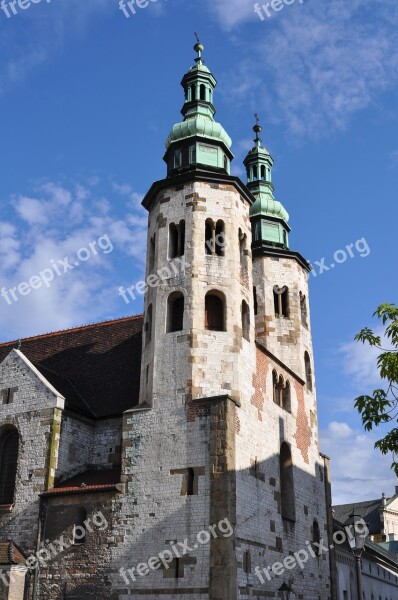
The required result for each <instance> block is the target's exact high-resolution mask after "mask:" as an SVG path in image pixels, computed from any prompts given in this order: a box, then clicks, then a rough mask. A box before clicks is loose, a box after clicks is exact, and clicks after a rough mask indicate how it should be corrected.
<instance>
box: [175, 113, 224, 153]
mask: <svg viewBox="0 0 398 600" xmlns="http://www.w3.org/2000/svg"><path fill="white" fill-rule="evenodd" d="M193 135H199V136H201V137H206V138H210V139H212V140H219V141H220V142H223V143H224V144H225V145H226V146H227V147H228V148H230V147H231V145H232V140H231V138H230V137H229V135H228V133H227V132H226V131H225V129H224V127H223V126H222V125H220V123H217V122H216V121H214V119H210V118H209V117H206V116H204V115H196V116H193V117H189V118H188V117H187V118H186V120H184V121H182V122H180V123H176V124H175V125H174V126H173V129H172V130H171V133H170V135H169V137H168V138H167V141H166V148H168V147H169V146H170V144H171V143H172V142H176V141H178V140H184V139H186V138H189V137H192V136H193Z"/></svg>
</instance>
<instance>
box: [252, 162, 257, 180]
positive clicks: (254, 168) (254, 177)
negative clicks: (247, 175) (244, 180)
mask: <svg viewBox="0 0 398 600" xmlns="http://www.w3.org/2000/svg"><path fill="white" fill-rule="evenodd" d="M257 179H258V171H257V166H256V165H254V166H253V180H254V181H257Z"/></svg>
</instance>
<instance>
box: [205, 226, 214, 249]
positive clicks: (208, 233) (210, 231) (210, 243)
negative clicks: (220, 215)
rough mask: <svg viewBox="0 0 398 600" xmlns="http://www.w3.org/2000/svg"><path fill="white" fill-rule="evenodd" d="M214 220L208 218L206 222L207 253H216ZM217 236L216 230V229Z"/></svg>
mask: <svg viewBox="0 0 398 600" xmlns="http://www.w3.org/2000/svg"><path fill="white" fill-rule="evenodd" d="M213 225H214V223H213V221H212V220H211V219H206V223H205V252H206V254H209V255H211V254H214V250H215V240H213ZM214 237H215V230H214Z"/></svg>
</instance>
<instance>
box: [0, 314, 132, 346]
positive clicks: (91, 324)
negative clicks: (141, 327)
mask: <svg viewBox="0 0 398 600" xmlns="http://www.w3.org/2000/svg"><path fill="white" fill-rule="evenodd" d="M142 317H143V314H142V313H141V314H138V315H130V316H128V317H118V318H116V319H108V320H107V321H98V322H97V323H88V324H87V325H78V326H76V327H67V328H66V329H60V330H58V331H49V332H47V333H39V334H37V335H32V336H30V337H26V338H21V341H22V342H27V341H30V340H36V339H39V338H45V337H52V336H56V335H61V334H62V333H67V332H72V331H79V330H82V329H89V328H90V327H98V326H105V325H109V324H110V323H117V322H118V321H128V320H129V319H139V318H142ZM16 342H18V340H9V341H8V342H1V343H0V348H1V347H4V346H9V345H10V344H15V343H16Z"/></svg>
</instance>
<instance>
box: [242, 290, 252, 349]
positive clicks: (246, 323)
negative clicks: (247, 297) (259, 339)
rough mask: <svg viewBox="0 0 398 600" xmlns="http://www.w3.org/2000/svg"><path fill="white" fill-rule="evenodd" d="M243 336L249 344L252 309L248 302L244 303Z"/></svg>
mask: <svg viewBox="0 0 398 600" xmlns="http://www.w3.org/2000/svg"><path fill="white" fill-rule="evenodd" d="M242 335H243V337H244V338H245V340H247V341H248V342H249V341H250V308H249V305H248V304H247V302H245V301H244V300H243V302H242Z"/></svg>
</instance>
